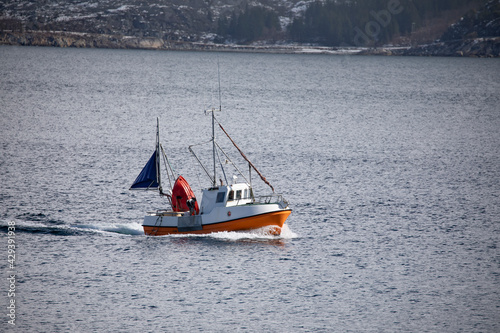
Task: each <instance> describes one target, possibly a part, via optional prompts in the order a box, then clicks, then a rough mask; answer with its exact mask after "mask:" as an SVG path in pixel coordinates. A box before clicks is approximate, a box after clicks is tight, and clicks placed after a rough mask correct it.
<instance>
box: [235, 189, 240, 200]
mask: <svg viewBox="0 0 500 333" xmlns="http://www.w3.org/2000/svg"><path fill="white" fill-rule="evenodd" d="M236 199H237V200H239V199H241V190H238V191H236Z"/></svg>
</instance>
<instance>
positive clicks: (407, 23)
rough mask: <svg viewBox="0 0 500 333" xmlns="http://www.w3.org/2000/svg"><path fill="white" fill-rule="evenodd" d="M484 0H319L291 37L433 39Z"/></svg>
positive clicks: (375, 41)
mask: <svg viewBox="0 0 500 333" xmlns="http://www.w3.org/2000/svg"><path fill="white" fill-rule="evenodd" d="M484 2H485V1H484V0H482V1H481V0H419V1H413V0H389V1H387V0H357V1H349V0H342V1H325V2H323V1H317V2H314V3H312V4H311V5H310V6H308V8H307V10H306V11H305V13H304V15H303V16H301V17H297V18H295V19H294V20H293V22H292V23H291V25H290V26H289V29H288V31H289V34H290V38H291V39H292V40H294V41H298V42H303V43H320V44H322V45H332V46H335V45H382V44H384V43H389V42H391V41H393V40H395V39H398V38H399V39H401V38H402V37H406V39H407V40H413V42H422V41H431V40H432V39H434V38H437V37H439V35H440V34H442V33H443V32H444V29H446V27H447V26H448V25H449V24H451V23H453V22H454V21H455V20H456V19H458V18H459V17H460V16H462V15H463V14H464V13H466V12H467V11H468V10H469V9H471V8H476V7H478V6H480V5H481V4H482V3H484Z"/></svg>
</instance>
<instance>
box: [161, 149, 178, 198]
mask: <svg viewBox="0 0 500 333" xmlns="http://www.w3.org/2000/svg"><path fill="white" fill-rule="evenodd" d="M160 149H161V152H162V155H163V162H164V163H165V170H166V172H167V177H168V184H169V185H170V190H172V179H173V178H175V172H174V169H173V168H172V165H171V164H170V161H169V160H168V156H167V154H166V153H165V149H163V145H162V144H161V143H160ZM169 169H170V172H169ZM170 175H172V179H171V178H170Z"/></svg>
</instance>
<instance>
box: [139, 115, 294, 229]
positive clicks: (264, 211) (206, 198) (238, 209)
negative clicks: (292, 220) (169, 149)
mask: <svg viewBox="0 0 500 333" xmlns="http://www.w3.org/2000/svg"><path fill="white" fill-rule="evenodd" d="M215 111H216V110H214V109H212V110H209V111H206V112H211V115H212V139H211V140H210V141H211V144H212V159H213V172H212V173H209V172H208V170H207V168H206V167H205V166H204V165H203V164H202V163H201V161H200V159H199V158H198V156H197V154H195V152H194V150H193V149H192V147H193V146H194V145H192V146H189V151H190V152H191V154H193V156H194V157H195V159H196V160H197V162H198V163H200V165H201V167H202V169H203V170H204V171H205V173H206V174H207V176H208V178H209V179H210V186H207V188H205V189H203V190H202V199H201V204H200V205H199V204H198V201H197V199H196V196H195V194H194V193H193V191H192V189H191V187H190V185H189V183H188V182H187V181H186V179H185V178H184V177H183V176H181V175H176V174H175V173H174V171H173V169H172V167H171V166H170V162H169V160H168V157H167V154H166V153H165V150H164V149H163V146H162V145H161V144H160V131H159V120H158V119H157V125H156V147H155V151H154V153H153V155H152V156H151V158H150V159H149V161H148V162H147V163H146V165H145V166H144V168H143V169H142V171H141V172H140V174H139V176H138V177H137V178H136V180H135V181H134V183H133V184H132V186H131V187H130V189H131V190H155V191H158V192H159V193H160V195H161V196H163V197H166V198H167V199H168V202H169V204H170V208H169V209H160V210H156V211H151V212H147V213H146V216H145V217H144V222H143V228H144V233H145V234H146V235H151V236H161V235H169V234H183V233H184V234H185V233H195V234H200V233H212V232H222V231H243V230H253V229H262V230H263V231H264V232H267V233H269V234H272V235H279V234H280V233H281V228H282V227H283V225H284V223H285V220H286V219H287V218H288V216H289V215H290V213H291V211H292V210H291V209H290V208H289V205H288V202H287V201H286V200H285V199H284V198H283V196H282V195H281V194H277V193H275V191H274V188H273V186H272V185H271V184H270V183H269V182H268V181H267V180H266V178H265V177H264V176H263V175H262V174H261V173H260V172H259V171H258V170H257V168H255V166H254V165H253V163H251V162H250V161H249V159H248V158H247V157H246V156H245V154H244V153H243V152H242V151H241V149H240V148H239V147H238V146H237V145H236V143H235V142H234V141H233V140H232V138H231V137H230V136H229V134H228V133H227V132H226V130H225V129H224V128H223V127H222V125H221V124H220V123H219V122H218V121H217V119H216V118H215ZM216 123H217V124H218V125H219V128H220V129H221V130H222V132H223V133H224V134H225V135H226V136H227V137H228V138H229V140H230V142H231V143H232V144H233V145H234V146H235V147H236V149H237V151H238V152H239V153H240V154H241V156H242V157H243V159H244V160H245V161H246V162H248V165H249V174H250V175H249V179H250V181H248V180H247V178H246V177H245V176H244V175H243V174H242V173H241V172H240V171H239V169H238V168H237V167H235V169H236V170H238V173H239V174H240V175H241V176H242V178H243V179H244V181H238V179H239V177H236V176H233V179H232V181H231V184H229V182H228V180H227V179H226V172H225V171H224V168H223V163H219V165H220V167H221V168H222V173H221V174H222V175H221V177H223V178H224V179H225V182H224V181H223V180H222V179H220V182H219V183H217V172H216V171H217V167H216V165H217V163H216V157H218V160H219V162H220V155H221V152H222V154H224V157H225V158H226V161H228V160H229V161H230V159H229V156H228V155H227V154H226V153H225V151H223V150H222V148H221V147H220V145H219V144H218V143H217V142H216V140H215V124H216ZM210 141H209V142H210ZM161 160H163V161H164V163H163V164H165V173H166V175H167V176H168V180H169V186H170V188H169V189H168V190H167V191H164V189H163V187H162V172H161V170H162V169H161V163H160V162H161ZM230 164H233V163H232V162H231V163H230ZM252 170H254V171H255V172H256V173H257V174H258V175H259V176H260V178H261V179H262V180H263V181H264V182H265V183H266V184H267V185H268V186H269V187H270V188H271V190H272V193H270V194H269V195H264V196H255V195H254V192H253V189H252V185H251V171H252ZM173 179H175V181H174V182H173ZM171 182H173V185H171Z"/></svg>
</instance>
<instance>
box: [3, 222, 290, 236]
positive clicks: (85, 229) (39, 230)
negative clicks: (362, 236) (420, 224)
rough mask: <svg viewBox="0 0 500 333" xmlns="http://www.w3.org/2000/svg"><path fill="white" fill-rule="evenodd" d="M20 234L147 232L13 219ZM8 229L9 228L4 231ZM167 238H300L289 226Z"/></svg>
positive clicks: (125, 226) (136, 225)
mask: <svg viewBox="0 0 500 333" xmlns="http://www.w3.org/2000/svg"><path fill="white" fill-rule="evenodd" d="M9 221H14V223H15V224H14V225H15V228H16V231H17V232H23V233H31V234H50V235H57V236H79V235H88V234H90V233H94V234H104V235H131V236H144V230H143V227H142V225H141V224H140V223H126V224H104V223H103V224H77V225H68V224H64V222H60V221H44V222H41V221H23V220H19V219H11V220H9ZM0 227H1V230H5V231H6V230H7V221H0ZM4 227H5V228H4ZM159 237H165V238H207V239H217V240H226V241H242V240H248V241H252V240H254V241H261V240H264V241H265V240H279V239H281V240H285V239H293V238H297V237H298V235H297V234H296V233H294V232H293V231H292V230H291V229H290V228H289V227H288V225H287V224H284V225H283V227H282V228H281V233H280V234H279V235H275V234H274V229H272V228H269V227H264V228H260V229H255V230H248V231H221V232H214V233H210V234H172V235H165V236H159Z"/></svg>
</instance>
